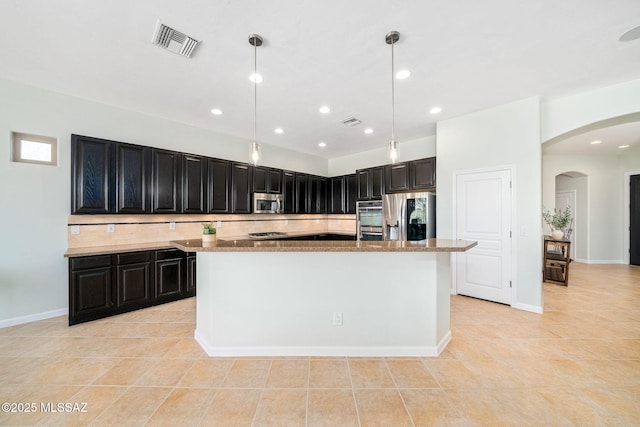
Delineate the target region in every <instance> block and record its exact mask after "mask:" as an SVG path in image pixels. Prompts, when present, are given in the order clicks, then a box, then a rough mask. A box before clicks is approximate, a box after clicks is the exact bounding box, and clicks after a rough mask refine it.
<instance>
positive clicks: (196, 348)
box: [164, 338, 206, 359]
mask: <svg viewBox="0 0 640 427" xmlns="http://www.w3.org/2000/svg"><path fill="white" fill-rule="evenodd" d="M204 356H206V353H205V352H204V350H203V349H202V347H200V344H198V343H197V342H196V341H195V340H194V339H193V338H183V339H181V340H180V341H178V342H177V343H176V344H175V345H174V346H173V347H172V348H171V349H169V351H167V352H166V353H165V354H164V357H171V358H184V359H199V358H201V357H204Z"/></svg>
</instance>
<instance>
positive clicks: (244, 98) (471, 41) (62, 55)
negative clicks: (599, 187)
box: [0, 0, 640, 158]
mask: <svg viewBox="0 0 640 427" xmlns="http://www.w3.org/2000/svg"><path fill="white" fill-rule="evenodd" d="M158 19H160V20H161V21H162V22H163V23H165V24H167V25H170V26H172V27H174V28H176V29H177V30H179V31H182V32H184V33H186V34H187V35H190V36H192V37H195V38H196V39H201V40H202V41H203V42H202V44H201V45H200V46H199V47H198V48H197V49H196V52H195V54H194V56H193V57H192V58H191V59H187V58H184V57H181V56H179V55H176V54H173V53H171V52H168V51H165V50H161V49H160V48H158V47H157V46H155V45H153V44H152V43H151V38H152V36H153V32H154V29H155V24H156V21H157V20H158ZM639 24H640V2H639V1H638V0H610V1H603V0H562V1H558V0H535V1H534V0H530V1H513V0H486V1H481V2H480V1H471V0H461V1H453V0H452V1H435V0H404V1H380V0H347V1H344V0H342V1H336V0H324V1H301V0H281V1H266V0H262V1H260V0H245V1H239V0H236V1H231V0H182V1H175V0H172V1H168V0H135V1H131V0H109V1H91V0H56V1H51V0H13V1H9V0H5V1H2V2H1V3H0V28H2V31H3V34H4V35H3V37H0V78H6V79H10V80H15V81H20V82H24V83H28V84H32V85H35V86H40V87H46V88H49V89H52V90H55V91H59V92H63V93H67V94H71V95H75V96H78V97H82V98H86V99H90V100H95V101H98V102H102V103H106V104H110V105H114V106H119V107H123V108H127V109H132V110H136V111H140V112H144V113H147V114H150V115H154V116H159V117H164V118H167V119H171V120H175V121H178V122H183V123H187V124H191V125H194V126H199V127H203V128H207V129H211V130H214V131H217V132H222V133H226V134H230V135H235V136H239V137H243V138H247V139H251V138H252V135H253V90H252V83H251V82H250V81H249V80H248V75H249V74H250V72H251V71H252V68H253V47H252V46H251V45H249V43H248V41H247V38H248V35H249V34H251V33H258V34H260V35H261V36H262V37H263V38H264V40H265V43H264V45H263V46H262V47H260V48H258V52H257V54H258V71H259V72H260V74H262V75H263V76H264V82H263V83H261V84H260V85H259V86H258V104H257V109H258V114H257V117H258V120H257V139H258V140H259V141H260V142H263V143H266V144H273V145H278V146H282V147H286V148H290V149H292V150H297V151H301V152H306V153H310V154H315V155H318V156H322V157H326V158H333V157H338V156H342V155H346V154H350V153H355V152H360V151H365V150H369V149H374V148H380V147H384V146H385V145H386V143H387V141H388V140H389V138H390V128H391V100H390V98H391V81H390V66H391V52H390V47H389V45H387V44H385V42H384V36H385V34H386V33H388V32H389V31H391V30H397V31H399V32H400V41H399V42H398V43H397V44H396V47H395V58H396V61H395V65H396V69H402V68H406V69H409V70H410V71H411V73H412V74H411V77H409V79H407V80H402V81H397V82H396V103H395V105H396V139H397V140H399V141H400V142H401V143H402V141H407V140H411V139H415V138H419V137H424V136H428V135H433V134H435V122H436V121H437V120H442V119H447V118H451V117H455V116H458V115H461V114H465V113H470V112H473V111H477V110H480V109H484V108H488V107H492V106H496V105H500V104H504V103H507V102H511V101H515V100H519V99H522V98H526V97H529V96H535V95H540V96H543V97H558V96H566V95H570V94H573V93H577V92H582V91H585V90H589V89H593V88H597V87H602V86H607V85H610V84H614V83H619V82H624V81H630V80H634V79H637V78H639V77H640V40H633V41H629V42H620V41H619V40H618V39H619V37H620V36H621V35H622V34H623V33H625V32H626V31H628V30H630V29H632V28H634V27H636V26H638V25H639ZM325 104H326V105H329V106H330V107H331V109H332V111H331V113H330V114H328V115H324V116H323V115H320V114H319V113H318V108H319V107H320V106H321V105H325ZM436 105H437V106H440V107H442V110H443V111H442V113H441V114H439V115H438V116H431V115H430V114H429V112H428V111H429V109H430V108H431V107H433V106H436ZM214 107H217V108H220V109H221V110H222V111H223V115H222V116H213V115H212V114H211V113H210V110H211V109H212V108H214ZM351 116H355V117H357V118H358V119H360V120H362V122H363V123H362V124H361V125H359V126H355V127H345V126H344V125H342V124H341V123H340V121H341V120H343V119H345V118H348V117H351ZM276 127H282V128H283V129H284V133H283V134H282V135H277V134H275V133H274V132H273V129H274V128H276ZM366 127H371V128H373V129H374V131H375V132H374V133H373V134H371V135H365V134H364V133H363V131H364V129H365V128H366ZM319 141H325V142H326V144H327V147H326V148H324V149H321V148H319V147H318V142H319ZM636 143H637V140H636ZM263 149H264V148H263Z"/></svg>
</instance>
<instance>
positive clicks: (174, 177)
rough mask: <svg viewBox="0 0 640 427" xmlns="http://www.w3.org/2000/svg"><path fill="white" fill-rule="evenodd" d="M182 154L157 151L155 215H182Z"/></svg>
mask: <svg viewBox="0 0 640 427" xmlns="http://www.w3.org/2000/svg"><path fill="white" fill-rule="evenodd" d="M181 157H182V154H181V153H177V152H175V151H165V150H156V149H154V150H153V152H152V158H153V179H152V195H153V213H180V212H181V210H182V206H181V205H182V174H181V166H182V162H181Z"/></svg>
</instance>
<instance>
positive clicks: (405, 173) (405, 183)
mask: <svg viewBox="0 0 640 427" xmlns="http://www.w3.org/2000/svg"><path fill="white" fill-rule="evenodd" d="M384 176H385V180H386V185H385V189H384V190H385V192H386V193H399V192H402V191H409V163H397V164H394V165H386V166H385V171H384Z"/></svg>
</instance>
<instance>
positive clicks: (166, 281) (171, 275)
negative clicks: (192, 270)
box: [155, 257, 183, 301]
mask: <svg viewBox="0 0 640 427" xmlns="http://www.w3.org/2000/svg"><path fill="white" fill-rule="evenodd" d="M182 263H183V260H182V257H180V258H175V259H165V260H161V261H156V271H155V273H156V300H158V301H162V300H173V299H175V297H177V296H178V295H180V294H181V293H182V286H183V284H182V282H183V278H182Z"/></svg>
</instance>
